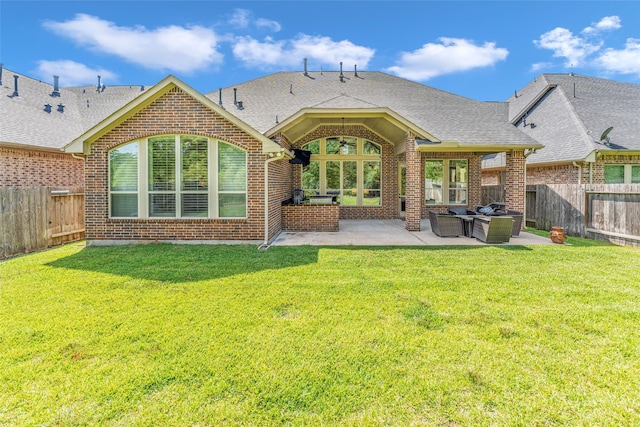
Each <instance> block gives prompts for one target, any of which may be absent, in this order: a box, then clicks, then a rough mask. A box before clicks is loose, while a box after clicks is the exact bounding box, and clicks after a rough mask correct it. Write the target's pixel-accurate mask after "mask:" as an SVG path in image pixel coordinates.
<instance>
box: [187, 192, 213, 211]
mask: <svg viewBox="0 0 640 427" xmlns="http://www.w3.org/2000/svg"><path fill="white" fill-rule="evenodd" d="M208 215H209V196H208V195H207V194H206V193H204V194H183V195H182V216H198V217H207V216H208Z"/></svg>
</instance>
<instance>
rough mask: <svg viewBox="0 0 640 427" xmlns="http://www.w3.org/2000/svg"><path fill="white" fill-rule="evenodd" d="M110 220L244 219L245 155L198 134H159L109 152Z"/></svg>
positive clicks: (231, 146) (245, 191)
mask: <svg viewBox="0 0 640 427" xmlns="http://www.w3.org/2000/svg"><path fill="white" fill-rule="evenodd" d="M109 215H110V217H112V218H131V217H134V218H155V217H160V218H161V217H165V218H238V217H240V218H243V217H246V216H247V154H246V152H245V151H244V150H242V149H241V148H238V147H236V146H235V145H231V144H227V143H225V142H222V141H216V140H210V139H209V138H205V137H202V136H192V135H163V136H156V137H151V138H146V139H143V140H138V141H133V142H130V143H128V144H125V145H121V146H119V147H117V148H114V149H113V150H111V151H110V152H109Z"/></svg>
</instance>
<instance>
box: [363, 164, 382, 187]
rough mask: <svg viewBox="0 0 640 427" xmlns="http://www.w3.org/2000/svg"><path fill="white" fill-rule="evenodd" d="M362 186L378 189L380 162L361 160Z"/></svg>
mask: <svg viewBox="0 0 640 427" xmlns="http://www.w3.org/2000/svg"><path fill="white" fill-rule="evenodd" d="M363 168H364V188H368V189H370V190H373V189H380V162H363Z"/></svg>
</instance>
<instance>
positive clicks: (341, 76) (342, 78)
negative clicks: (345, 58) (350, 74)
mask: <svg viewBox="0 0 640 427" xmlns="http://www.w3.org/2000/svg"><path fill="white" fill-rule="evenodd" d="M340 81H341V82H342V83H344V74H342V62H341V63H340Z"/></svg>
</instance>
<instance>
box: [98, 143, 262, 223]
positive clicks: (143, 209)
mask: <svg viewBox="0 0 640 427" xmlns="http://www.w3.org/2000/svg"><path fill="white" fill-rule="evenodd" d="M187 135H190V134H167V135H154V136H150V137H148V138H142V139H138V140H133V141H129V142H127V143H125V144H122V145H127V144H132V143H136V142H137V143H138V191H137V195H138V216H137V217H117V216H112V215H111V212H112V210H111V203H112V201H111V199H112V198H111V156H109V155H108V154H107V158H108V162H107V163H108V165H107V170H108V183H107V186H108V187H107V188H108V197H107V199H108V210H109V212H108V215H109V219H162V220H165V219H180V220H189V219H193V220H198V219H203V218H204V219H231V220H234V219H247V214H248V210H249V209H248V202H249V200H248V183H247V178H248V172H249V171H248V153H247V151H246V150H245V149H243V148H242V147H238V146H237V145H234V144H231V143H229V142H226V141H222V140H218V139H213V138H207V142H208V145H207V148H208V150H207V152H208V153H207V163H208V171H207V174H208V182H209V187H208V190H207V196H208V204H209V214H208V216H206V217H198V216H182V215H181V213H182V197H181V195H182V194H183V192H182V191H181V189H180V184H181V180H182V175H181V168H182V161H181V156H182V150H181V147H180V137H181V136H187ZM159 136H174V137H175V144H176V171H175V173H176V190H175V191H173V192H172V193H174V194H175V196H176V215H175V216H153V217H151V216H149V194H150V192H149V177H148V175H149V159H148V157H149V152H148V147H149V144H148V141H149V138H155V137H159ZM193 136H199V135H193ZM205 138H206V137H205ZM221 143H222V144H229V145H232V146H234V147H237V148H240V149H241V150H242V151H243V152H244V156H245V165H246V167H245V174H244V180H245V185H244V188H245V189H244V191H237V190H236V191H220V190H218V147H219V144H221ZM122 145H120V146H122ZM116 148H117V147H114V148H113V149H116ZM109 152H111V150H109ZM116 193H118V194H124V193H125V192H122V191H118V192H116ZM128 193H130V194H134V193H136V192H133V191H131V192H128ZM220 194H244V195H245V203H246V207H245V216H243V217H239V216H233V217H221V216H219V212H220V201H219V199H218V196H219V195H220Z"/></svg>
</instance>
